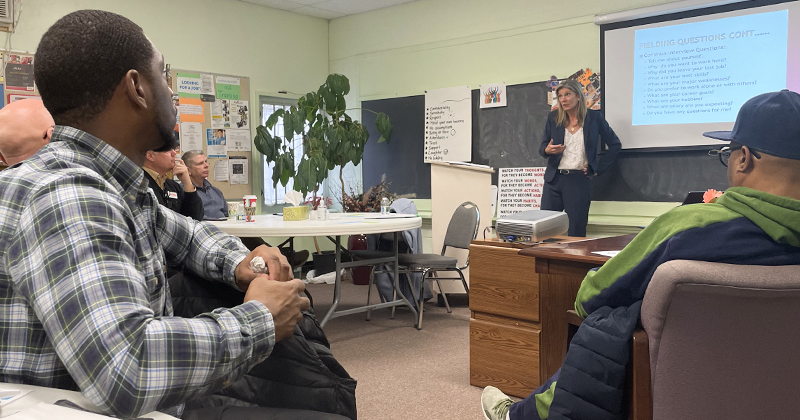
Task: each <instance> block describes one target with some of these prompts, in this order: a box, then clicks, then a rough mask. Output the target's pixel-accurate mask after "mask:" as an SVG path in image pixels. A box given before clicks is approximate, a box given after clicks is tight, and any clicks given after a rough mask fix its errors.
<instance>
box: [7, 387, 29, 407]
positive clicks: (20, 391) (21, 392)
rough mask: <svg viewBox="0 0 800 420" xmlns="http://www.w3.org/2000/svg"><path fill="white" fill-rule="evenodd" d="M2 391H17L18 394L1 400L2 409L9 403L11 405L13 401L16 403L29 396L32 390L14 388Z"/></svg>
mask: <svg viewBox="0 0 800 420" xmlns="http://www.w3.org/2000/svg"><path fill="white" fill-rule="evenodd" d="M0 391H17V393H16V394H14V395H10V396H7V397H2V398H0V407H2V406H4V405H6V404H8V403H10V402H12V401H16V400H18V399H20V398H22V397H24V396H25V395H27V394H28V393H29V392H31V391H32V390H31V389H17V388H13V389H12V388H0Z"/></svg>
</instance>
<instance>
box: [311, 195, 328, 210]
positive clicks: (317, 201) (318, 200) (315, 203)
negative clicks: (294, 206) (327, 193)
mask: <svg viewBox="0 0 800 420" xmlns="http://www.w3.org/2000/svg"><path fill="white" fill-rule="evenodd" d="M322 200H325V206H326V207H330V206H331V205H333V200H331V199H330V198H324V197H322V196H317V197H314V198H312V199H310V200H306V202H305V203H304V204H308V205H310V206H311V209H312V210H316V209H317V207H319V204H320V203H321V202H322Z"/></svg>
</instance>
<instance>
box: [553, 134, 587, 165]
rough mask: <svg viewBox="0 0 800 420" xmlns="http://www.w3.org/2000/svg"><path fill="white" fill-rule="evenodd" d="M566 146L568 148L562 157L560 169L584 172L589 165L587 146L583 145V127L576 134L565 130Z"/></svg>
mask: <svg viewBox="0 0 800 420" xmlns="http://www.w3.org/2000/svg"><path fill="white" fill-rule="evenodd" d="M564 146H566V148H565V149H564V153H563V154H562V155H561V162H559V163H558V169H570V170H572V169H577V170H583V168H585V167H586V165H588V164H589V162H588V161H587V160H586V146H585V145H584V144H583V127H581V128H579V129H578V131H576V132H575V133H574V134H571V133H570V132H569V130H567V129H566V128H564Z"/></svg>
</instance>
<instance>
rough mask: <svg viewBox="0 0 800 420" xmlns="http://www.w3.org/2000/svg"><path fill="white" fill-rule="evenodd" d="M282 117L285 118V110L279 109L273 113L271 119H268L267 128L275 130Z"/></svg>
mask: <svg viewBox="0 0 800 420" xmlns="http://www.w3.org/2000/svg"><path fill="white" fill-rule="evenodd" d="M282 117H283V109H279V110H277V111H275V112H273V113H272V115H270V116H269V118H267V127H268V128H269V129H273V128H275V124H277V123H278V120H280V119H281V118H282Z"/></svg>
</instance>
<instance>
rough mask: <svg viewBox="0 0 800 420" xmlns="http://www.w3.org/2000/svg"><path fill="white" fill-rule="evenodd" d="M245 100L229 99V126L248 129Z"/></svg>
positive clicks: (248, 120) (248, 122)
mask: <svg viewBox="0 0 800 420" xmlns="http://www.w3.org/2000/svg"><path fill="white" fill-rule="evenodd" d="M248 116H249V113H248V107H247V101H231V113H230V127H229V128H246V129H250V119H249V118H248Z"/></svg>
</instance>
